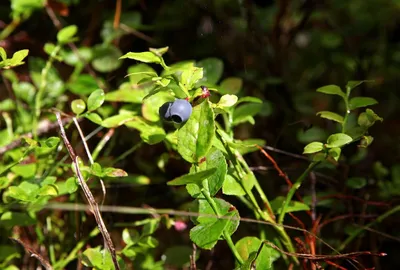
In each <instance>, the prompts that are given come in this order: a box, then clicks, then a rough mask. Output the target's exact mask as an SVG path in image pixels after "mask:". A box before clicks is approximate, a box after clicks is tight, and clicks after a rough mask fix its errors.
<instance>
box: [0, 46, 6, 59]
mask: <svg viewBox="0 0 400 270" xmlns="http://www.w3.org/2000/svg"><path fill="white" fill-rule="evenodd" d="M0 58H1V60H2V61H4V60H6V59H7V53H6V51H5V50H4V48H3V47H0Z"/></svg>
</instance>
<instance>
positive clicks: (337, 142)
mask: <svg viewBox="0 0 400 270" xmlns="http://www.w3.org/2000/svg"><path fill="white" fill-rule="evenodd" d="M352 141H353V139H352V138H351V137H350V136H349V135H347V134H344V133H336V134H332V135H331V136H329V137H328V139H327V144H326V145H325V146H326V147H327V148H334V147H341V146H343V145H346V144H348V143H350V142H352Z"/></svg>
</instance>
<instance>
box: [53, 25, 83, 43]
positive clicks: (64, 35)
mask: <svg viewBox="0 0 400 270" xmlns="http://www.w3.org/2000/svg"><path fill="white" fill-rule="evenodd" d="M77 32H78V27H77V26H76V25H69V26H66V27H64V28H63V29H61V30H60V31H59V32H58V33H57V41H58V42H59V43H61V44H65V43H68V42H71V41H72V40H73V37H74V36H75V34H76V33H77Z"/></svg>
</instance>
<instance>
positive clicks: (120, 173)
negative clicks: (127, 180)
mask: <svg viewBox="0 0 400 270" xmlns="http://www.w3.org/2000/svg"><path fill="white" fill-rule="evenodd" d="M103 175H104V177H126V176H128V173H127V172H125V171H124V170H122V169H118V168H112V167H108V168H104V170H103Z"/></svg>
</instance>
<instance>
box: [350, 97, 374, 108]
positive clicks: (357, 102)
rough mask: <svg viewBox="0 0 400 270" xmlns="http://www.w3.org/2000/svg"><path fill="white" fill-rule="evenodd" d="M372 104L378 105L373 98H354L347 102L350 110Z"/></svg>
mask: <svg viewBox="0 0 400 270" xmlns="http://www.w3.org/2000/svg"><path fill="white" fill-rule="evenodd" d="M374 104H378V101H376V100H375V99H374V98H370V97H354V98H352V99H350V101H349V107H350V110H354V109H356V108H362V107H367V106H371V105H374Z"/></svg>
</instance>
